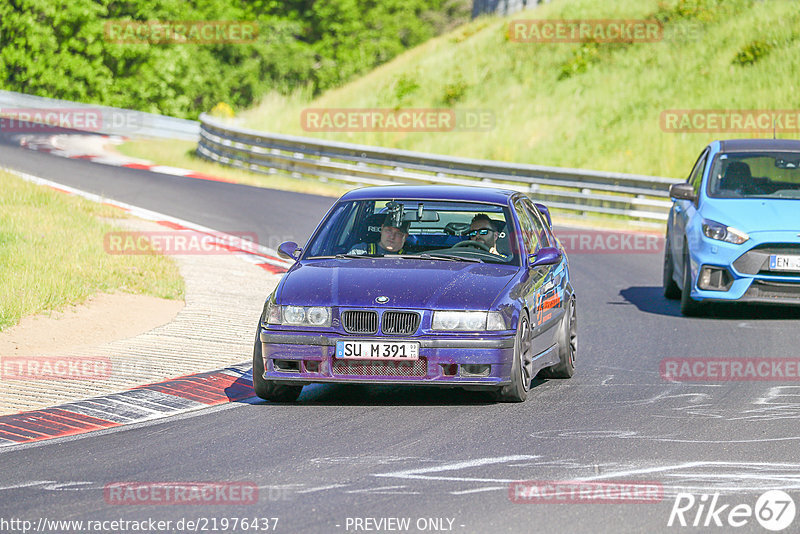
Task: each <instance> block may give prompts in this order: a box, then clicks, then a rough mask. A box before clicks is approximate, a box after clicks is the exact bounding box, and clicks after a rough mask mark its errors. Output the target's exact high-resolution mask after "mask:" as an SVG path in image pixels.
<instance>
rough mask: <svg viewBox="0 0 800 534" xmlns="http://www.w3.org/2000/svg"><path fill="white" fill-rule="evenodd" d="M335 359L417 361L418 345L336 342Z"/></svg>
mask: <svg viewBox="0 0 800 534" xmlns="http://www.w3.org/2000/svg"><path fill="white" fill-rule="evenodd" d="M336 357H337V358H341V359H355V360H418V359H419V343H415V342H410V341H337V342H336Z"/></svg>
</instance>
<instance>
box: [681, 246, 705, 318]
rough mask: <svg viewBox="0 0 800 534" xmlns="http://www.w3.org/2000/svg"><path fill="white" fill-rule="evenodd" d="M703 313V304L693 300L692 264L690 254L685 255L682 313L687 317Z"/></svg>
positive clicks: (685, 252) (686, 252)
mask: <svg viewBox="0 0 800 534" xmlns="http://www.w3.org/2000/svg"><path fill="white" fill-rule="evenodd" d="M702 311H703V305H702V303H700V302H698V301H696V300H694V299H693V298H692V263H691V260H690V259H689V252H688V251H684V253H683V289H682V290H681V313H682V314H683V315H685V316H687V317H697V316H698V315H701V314H702Z"/></svg>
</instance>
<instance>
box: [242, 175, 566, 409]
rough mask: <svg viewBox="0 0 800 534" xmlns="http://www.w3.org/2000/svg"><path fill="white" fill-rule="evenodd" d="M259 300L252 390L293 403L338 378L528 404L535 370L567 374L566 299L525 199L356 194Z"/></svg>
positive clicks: (560, 269) (558, 260) (538, 217)
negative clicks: (481, 393)
mask: <svg viewBox="0 0 800 534" xmlns="http://www.w3.org/2000/svg"><path fill="white" fill-rule="evenodd" d="M279 250H280V253H281V255H283V256H284V257H286V258H289V259H292V260H294V261H295V263H294V265H293V266H292V267H291V268H290V269H289V271H288V272H287V273H286V274H285V275H284V277H283V279H282V280H281V282H280V284H279V285H278V287H277V288H276V289H275V291H274V293H273V294H272V295H270V296H269V297H268V298H267V300H266V303H265V305H264V309H263V312H262V316H261V319H260V321H259V327H258V331H257V334H256V340H255V346H254V351H253V384H254V387H255V391H256V393H257V394H258V395H259V396H260V397H262V398H264V399H268V400H273V401H293V400H295V399H297V397H298V396H299V395H300V393H301V390H302V388H303V386H304V385H306V384H311V383H324V382H340V383H362V384H364V383H367V384H387V383H390V384H405V385H409V386H411V385H432V386H443V387H460V388H465V389H481V390H490V391H493V392H494V393H496V396H497V398H498V399H499V400H502V401H511V402H519V401H524V400H525V398H526V397H527V394H528V391H529V388H530V385H531V380H532V378H533V377H534V376H536V375H537V373H540V372H541V374H542V376H548V377H563V378H568V377H570V376H572V374H573V372H574V368H575V367H574V365H575V353H576V349H577V323H576V317H577V316H576V310H575V294H574V291H573V288H572V285H571V283H570V277H569V266H568V263H567V257H566V254H565V253H564V250H563V248H562V247H561V244H560V243H559V241H558V240H557V239H556V238H555V236H554V235H553V233H552V230H551V228H550V219H549V213H548V211H547V209H546V208H545V207H544V206H541V205H537V204H535V203H533V202H532V201H531V200H530V199H529V198H528V197H526V196H525V195H523V194H521V193H519V192H515V191H507V190H501V189H490V188H479V187H453V186H389V187H368V188H363V189H358V190H354V191H350V192H348V193H347V194H345V195H344V196H342V198H340V199H339V201H338V202H336V204H334V206H333V207H332V208H331V209H330V211H329V212H328V214H327V215H326V216H325V218H324V219H323V220H322V222H321V223H320V224H319V226H318V227H317V229H316V230H315V231H314V233H313V234H312V236H311V238H310V240H309V241H308V243H307V244H306V246H305V247H303V248H300V247H298V245H297V244H295V243H291V242H290V243H283V244H282V245H281V246H280V247H279Z"/></svg>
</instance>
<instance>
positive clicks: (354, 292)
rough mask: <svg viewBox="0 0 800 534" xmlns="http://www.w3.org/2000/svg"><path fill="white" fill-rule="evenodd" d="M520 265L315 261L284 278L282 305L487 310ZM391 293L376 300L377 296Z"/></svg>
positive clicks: (360, 259)
mask: <svg viewBox="0 0 800 534" xmlns="http://www.w3.org/2000/svg"><path fill="white" fill-rule="evenodd" d="M517 272H518V268H517V267H515V266H510V265H497V264H491V263H469V262H449V261H433V260H416V259H405V260H404V259H398V258H375V259H371V258H358V259H332V260H317V261H311V262H308V263H303V264H301V265H297V266H295V267H294V268H293V269H291V270H290V271H289V272H288V273H287V274H286V275H285V276H284V279H283V281H282V282H281V285H280V288H279V293H278V295H277V297H278V303H279V304H290V305H291V304H295V305H302V306H345V307H350V306H352V307H376V306H378V307H386V308H426V309H456V310H458V309H467V310H486V309H489V308H490V307H491V305H492V303H494V302H495V300H497V297H498V296H499V295H500V293H501V292H502V291H503V289H504V288H505V287H506V286H507V285H508V283H509V282H510V281H511V279H512V278H513V277H514V275H515V274H517ZM378 297H388V299H389V300H388V301H387V302H385V303H383V304H378V303H377V302H376V300H375V299H377V298H378Z"/></svg>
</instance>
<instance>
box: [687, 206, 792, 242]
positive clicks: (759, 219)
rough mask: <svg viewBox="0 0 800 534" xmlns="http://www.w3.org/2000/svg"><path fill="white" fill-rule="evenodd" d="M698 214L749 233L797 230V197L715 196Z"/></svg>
mask: <svg viewBox="0 0 800 534" xmlns="http://www.w3.org/2000/svg"><path fill="white" fill-rule="evenodd" d="M701 215H702V216H703V217H704V218H706V219H711V220H713V221H716V222H718V223H720V224H724V225H727V226H732V227H733V228H736V229H738V230H741V231H743V232H746V233H748V234H750V233H753V232H778V231H794V232H800V199H714V200H711V201H709V202H707V203H706V205H704V206H703V207H702V209H701Z"/></svg>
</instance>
